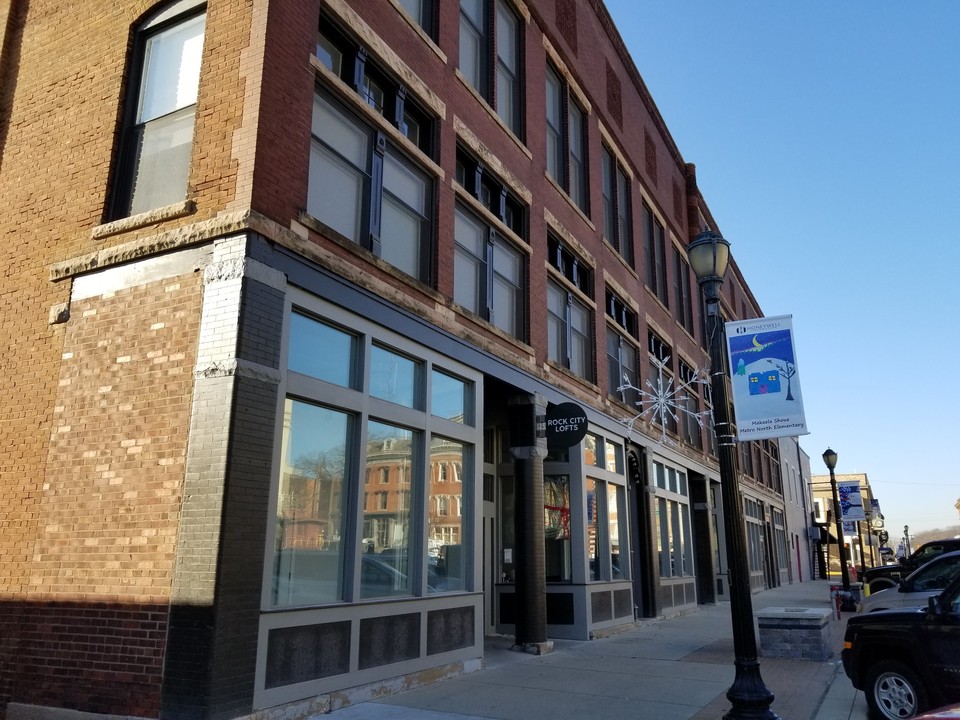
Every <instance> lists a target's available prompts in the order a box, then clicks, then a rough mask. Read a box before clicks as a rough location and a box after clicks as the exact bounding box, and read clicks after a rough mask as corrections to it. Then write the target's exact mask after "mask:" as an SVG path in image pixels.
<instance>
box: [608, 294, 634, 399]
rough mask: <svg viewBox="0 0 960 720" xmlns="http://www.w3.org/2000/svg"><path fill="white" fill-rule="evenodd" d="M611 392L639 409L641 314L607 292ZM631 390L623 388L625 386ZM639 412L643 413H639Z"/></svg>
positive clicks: (609, 391)
mask: <svg viewBox="0 0 960 720" xmlns="http://www.w3.org/2000/svg"><path fill="white" fill-rule="evenodd" d="M607 317H608V318H611V319H612V320H613V323H614V324H615V326H616V327H615V326H614V325H611V324H610V323H609V322H608V323H607V393H608V394H609V395H613V396H614V397H616V398H618V399H619V400H620V401H621V402H623V403H626V404H627V405H630V406H631V407H637V405H638V403H639V400H640V379H639V377H638V376H637V347H636V344H635V342H634V341H633V338H635V337H636V336H637V315H636V313H634V312H633V311H632V310H630V309H629V308H628V307H627V306H626V304H625V303H624V302H623V301H622V300H621V299H620V298H618V297H617V296H616V295H614V294H613V293H612V292H610V291H607ZM625 384H627V385H630V387H627V388H622V389H621V386H622V385H625ZM637 412H639V410H638V411H637Z"/></svg>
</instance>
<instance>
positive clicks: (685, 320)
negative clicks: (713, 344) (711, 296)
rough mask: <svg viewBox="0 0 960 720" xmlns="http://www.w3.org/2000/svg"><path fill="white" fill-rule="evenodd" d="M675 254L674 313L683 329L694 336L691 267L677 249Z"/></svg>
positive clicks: (674, 251)
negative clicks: (675, 302) (675, 301)
mask: <svg viewBox="0 0 960 720" xmlns="http://www.w3.org/2000/svg"><path fill="white" fill-rule="evenodd" d="M673 254H674V265H673V267H674V276H673V296H674V297H675V298H676V300H677V304H676V307H675V308H674V312H675V313H676V315H677V322H679V323H680V324H681V325H682V326H683V329H684V330H686V331H687V332H688V333H690V335H693V296H692V295H691V294H690V265H689V264H688V263H687V261H686V259H685V258H684V257H683V253H681V252H680V250H678V249H677V248H674V249H673Z"/></svg>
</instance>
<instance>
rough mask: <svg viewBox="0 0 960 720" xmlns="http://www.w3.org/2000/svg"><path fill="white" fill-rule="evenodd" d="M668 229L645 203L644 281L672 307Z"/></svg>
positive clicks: (660, 298) (658, 296)
mask: <svg viewBox="0 0 960 720" xmlns="http://www.w3.org/2000/svg"><path fill="white" fill-rule="evenodd" d="M665 235H666V229H665V228H664V226H663V223H662V222H660V220H659V219H658V218H657V216H656V214H655V213H654V212H653V209H652V208H651V207H650V206H649V205H648V204H647V203H646V202H644V203H643V253H644V261H645V265H646V272H645V274H644V281H645V282H646V285H647V287H648V288H650V290H651V291H652V292H653V294H654V295H656V296H657V299H658V300H660V302H662V303H663V305H664V307H667V308H669V307H670V297H669V294H668V291H667V259H666V241H665V239H664V237H665Z"/></svg>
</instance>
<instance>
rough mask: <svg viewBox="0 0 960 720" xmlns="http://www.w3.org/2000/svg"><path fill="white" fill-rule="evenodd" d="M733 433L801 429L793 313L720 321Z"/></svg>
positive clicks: (744, 436) (750, 435)
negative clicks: (724, 339)
mask: <svg viewBox="0 0 960 720" xmlns="http://www.w3.org/2000/svg"><path fill="white" fill-rule="evenodd" d="M725 328H726V333H727V357H728V359H729V361H730V379H731V384H732V389H733V407H734V411H735V413H736V416H737V439H738V440H742V441H747V440H762V439H764V438H778V437H794V436H796V435H807V434H808V433H809V430H807V422H806V418H805V417H804V412H803V395H802V394H801V392H800V375H799V373H798V372H797V356H796V352H795V351H794V344H793V316H791V315H783V316H780V317H772V318H756V319H754V320H737V321H735V322H728V323H726V324H725Z"/></svg>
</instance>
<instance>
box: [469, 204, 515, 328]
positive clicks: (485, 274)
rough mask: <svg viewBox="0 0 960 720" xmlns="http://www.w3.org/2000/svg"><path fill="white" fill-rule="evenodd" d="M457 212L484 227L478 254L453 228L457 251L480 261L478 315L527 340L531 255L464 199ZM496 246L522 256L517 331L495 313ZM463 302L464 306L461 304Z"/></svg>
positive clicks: (497, 326)
mask: <svg viewBox="0 0 960 720" xmlns="http://www.w3.org/2000/svg"><path fill="white" fill-rule="evenodd" d="M454 212H455V213H462V214H463V215H464V216H466V217H467V218H469V219H470V220H472V221H473V222H474V223H475V224H476V225H478V226H480V228H481V230H482V231H483V235H484V240H483V245H482V250H481V255H479V256H478V255H477V254H476V253H474V252H473V251H472V250H470V249H469V248H467V247H466V246H464V245H462V244H461V243H460V242H458V241H457V239H456V232H454V246H455V252H464V253H465V254H467V255H469V256H470V257H472V258H474V259H475V260H476V261H477V263H478V265H479V269H480V272H479V274H478V276H479V280H480V286H479V292H480V297H479V298H478V299H477V302H478V307H477V308H476V310H478V311H479V312H475V314H477V315H478V316H479V317H481V318H482V319H483V320H485V321H486V322H488V323H490V324H491V325H493V326H494V327H496V328H498V329H499V330H501V331H502V332H504V333H506V334H508V335H510V336H511V337H515V338H517V339H518V340H520V341H521V342H525V341H526V337H527V308H528V306H529V298H528V297H527V288H528V287H529V281H528V273H529V265H530V263H529V258H528V257H527V254H526V253H525V252H524V251H523V250H522V249H521V248H519V247H518V246H517V245H516V243H514V242H513V241H512V240H511V239H510V238H508V237H507V236H506V235H504V234H503V233H502V232H499V231H498V230H497V228H496V226H495V225H493V224H492V223H490V222H489V221H488V220H485V219H484V218H483V217H482V216H481V215H480V214H478V213H476V212H474V211H473V210H471V209H470V208H469V207H468V206H467V205H465V204H464V203H459V202H458V203H457V204H456V208H455V210H454ZM497 247H505V248H507V249H508V250H509V251H511V252H512V253H514V254H516V256H517V257H519V259H520V263H521V268H520V282H519V284H517V285H515V288H516V290H517V294H516V297H517V298H518V299H519V301H520V302H518V303H517V308H516V315H515V317H514V318H513V326H514V327H515V328H516V329H517V332H516V333H512V332H510V331H509V330H508V329H506V328H505V327H504V325H505V324H504V323H502V322H501V321H500V319H499V318H497V317H496V314H495V308H494V306H495V304H496V302H495V301H496V297H495V292H494V291H495V289H496V283H495V282H494V280H495V276H496V271H495V262H494V260H495V254H496V249H497ZM456 283H457V279H456V269H455V270H454V298H456ZM461 306H463V305H462V304H461ZM467 309H468V310H470V311H471V312H474V309H472V308H469V307H467Z"/></svg>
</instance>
